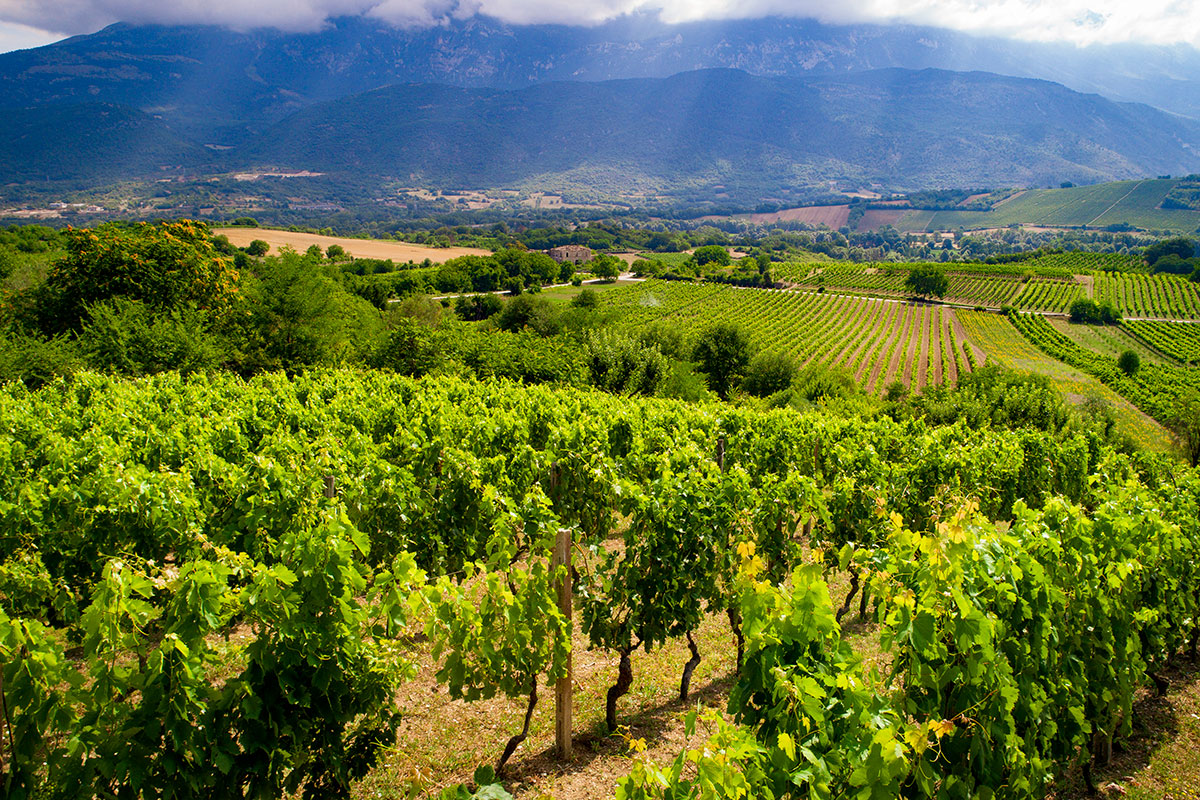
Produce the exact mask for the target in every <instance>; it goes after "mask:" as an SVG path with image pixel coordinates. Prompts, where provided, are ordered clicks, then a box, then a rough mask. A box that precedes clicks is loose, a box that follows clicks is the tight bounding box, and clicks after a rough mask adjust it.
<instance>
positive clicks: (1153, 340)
mask: <svg viewBox="0 0 1200 800" xmlns="http://www.w3.org/2000/svg"><path fill="white" fill-rule="evenodd" d="M1121 327H1123V328H1125V329H1126V330H1128V331H1129V332H1130V333H1132V334H1133V335H1134V336H1136V337H1138V338H1139V339H1142V340H1143V341H1145V342H1147V343H1149V344H1150V345H1151V346H1152V347H1154V348H1155V349H1156V350H1158V351H1159V352H1162V353H1165V354H1166V355H1168V356H1170V357H1171V358H1174V359H1176V360H1178V361H1183V362H1185V363H1188V364H1195V363H1196V362H1197V361H1200V326H1197V325H1193V324H1191V323H1187V322H1165V321H1162V320H1126V321H1125V322H1123V323H1121Z"/></svg>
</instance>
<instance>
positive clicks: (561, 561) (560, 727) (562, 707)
mask: <svg viewBox="0 0 1200 800" xmlns="http://www.w3.org/2000/svg"><path fill="white" fill-rule="evenodd" d="M550 487H551V493H553V492H555V491H556V490H557V489H558V464H554V465H552V466H551V467H550ZM554 566H555V567H559V566H562V567H565V568H566V570H565V572H564V574H563V577H562V580H561V581H559V583H558V610H559V611H561V612H562V615H563V616H564V617H566V620H567V635H568V636H571V637H574V634H575V623H574V620H573V618H572V613H571V603H572V596H571V529H570V528H559V529H558V538H557V539H555V542H554ZM571 647H572V650H573V647H574V645H573V644H572V645H571ZM572 660H573V653H572V651H571V650H568V652H567V669H566V672H564V673H563V675H562V676H561V677H560V678H559V679H558V681H557V682H556V683H555V684H554V745H555V750H556V752H557V754H558V757H559V758H560V759H562V760H564V761H566V760H569V759H570V758H571V712H572V702H573V699H574V674H573V672H574V668H573V665H572Z"/></svg>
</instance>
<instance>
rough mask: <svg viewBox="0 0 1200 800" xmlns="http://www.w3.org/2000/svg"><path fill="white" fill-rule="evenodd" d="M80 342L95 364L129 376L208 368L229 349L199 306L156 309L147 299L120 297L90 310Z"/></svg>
mask: <svg viewBox="0 0 1200 800" xmlns="http://www.w3.org/2000/svg"><path fill="white" fill-rule="evenodd" d="M88 317H89V319H88V321H87V322H85V323H84V325H83V331H82V332H81V333H80V336H79V339H80V344H81V345H82V347H83V350H84V352H85V353H86V354H87V357H88V361H89V362H90V364H91V366H93V367H98V368H100V369H104V370H110V371H113V372H120V373H123V374H126V375H152V374H155V373H158V372H166V371H168V370H178V371H180V372H183V373H189V372H202V371H206V370H212V369H216V368H218V367H219V366H221V363H222V361H223V358H224V355H225V348H224V346H223V345H222V343H221V342H220V341H219V339H218V337H216V336H215V335H214V334H213V332H212V325H211V322H210V320H209V315H208V314H207V313H206V312H204V311H200V310H198V309H195V308H174V309H171V310H170V311H168V312H160V313H157V314H156V313H154V312H153V310H152V309H150V308H149V307H148V306H146V305H145V304H144V303H139V302H137V301H136V300H130V299H128V298H125V297H114V298H113V299H112V300H106V301H104V302H103V303H97V304H96V305H94V306H92V307H91V308H89V309H88Z"/></svg>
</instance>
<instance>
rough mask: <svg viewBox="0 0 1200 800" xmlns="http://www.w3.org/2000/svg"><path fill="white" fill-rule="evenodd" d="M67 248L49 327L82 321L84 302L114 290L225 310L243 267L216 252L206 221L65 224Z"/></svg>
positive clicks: (48, 290) (164, 305)
mask: <svg viewBox="0 0 1200 800" xmlns="http://www.w3.org/2000/svg"><path fill="white" fill-rule="evenodd" d="M66 236H67V255H66V257H64V258H63V259H61V260H59V261H58V262H57V263H55V265H54V267H53V269H52V270H51V272H50V275H49V277H48V278H47V280H46V285H45V299H44V302H45V304H46V312H47V313H48V314H50V315H52V316H51V317H49V318H48V322H47V324H46V327H47V329H48V330H54V331H61V330H67V329H77V328H78V327H79V326H80V325H81V323H82V322H83V321H85V320H86V318H87V309H88V307H89V306H92V305H94V304H95V303H99V302H102V301H104V300H108V299H110V298H113V297H124V298H127V299H129V300H134V301H137V302H141V303H144V304H146V305H147V306H149V307H151V308H153V309H154V310H156V311H170V310H171V309H176V308H182V307H184V306H189V305H191V306H195V307H197V308H200V309H204V310H207V311H209V312H211V313H212V314H214V315H219V314H223V313H226V312H227V311H228V310H229V308H230V306H231V304H232V303H233V302H234V300H235V299H236V297H237V293H238V286H237V280H238V275H237V273H236V272H234V271H233V268H232V265H231V262H230V261H229V260H227V259H225V258H222V257H221V256H219V255H217V253H216V251H215V250H214V248H213V244H212V242H211V241H210V240H209V238H208V230H207V228H206V227H205V226H203V225H202V224H198V223H193V222H186V221H185V222H164V223H160V224H157V225H153V224H148V223H135V224H133V225H131V226H122V225H118V224H116V223H109V224H106V225H101V226H100V227H98V228H95V229H92V230H86V229H83V230H68V231H67V233H66Z"/></svg>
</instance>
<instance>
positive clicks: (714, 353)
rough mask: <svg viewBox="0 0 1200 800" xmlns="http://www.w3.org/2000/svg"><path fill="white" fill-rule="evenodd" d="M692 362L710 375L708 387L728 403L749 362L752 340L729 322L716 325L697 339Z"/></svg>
mask: <svg viewBox="0 0 1200 800" xmlns="http://www.w3.org/2000/svg"><path fill="white" fill-rule="evenodd" d="M692 359H693V360H694V361H695V362H696V363H697V364H698V365H699V367H700V370H701V371H702V372H703V373H704V374H706V375H707V376H708V382H709V386H711V387H712V390H713V391H714V392H716V393H717V395H718V396H719V397H720V398H721V399H722V400H726V399H728V398H729V391H730V389H732V388H733V383H734V381H736V380H737V378H738V377H739V376H740V375H741V374H742V371H743V370H744V369H745V368H746V365H747V364H748V363H749V362H750V341H749V340H748V339H747V338H746V335H745V334H744V333H743V332H742V329H741V328H739V327H738V326H736V325H731V324H729V323H717V324H716V325H713V326H712V327H711V328H709V329H708V330H706V331H704V333H702V334H700V338H699V339H697V340H696V345H695V347H693V348H692Z"/></svg>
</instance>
